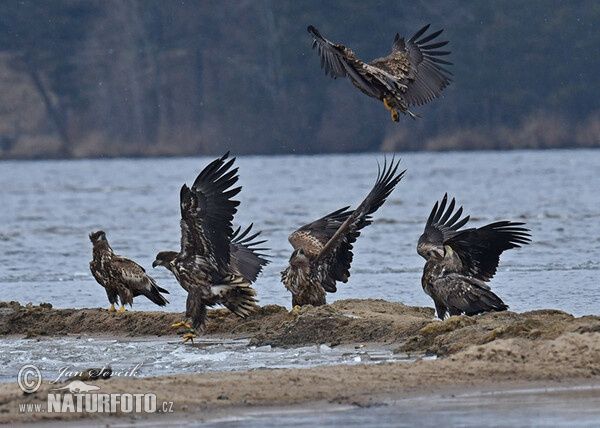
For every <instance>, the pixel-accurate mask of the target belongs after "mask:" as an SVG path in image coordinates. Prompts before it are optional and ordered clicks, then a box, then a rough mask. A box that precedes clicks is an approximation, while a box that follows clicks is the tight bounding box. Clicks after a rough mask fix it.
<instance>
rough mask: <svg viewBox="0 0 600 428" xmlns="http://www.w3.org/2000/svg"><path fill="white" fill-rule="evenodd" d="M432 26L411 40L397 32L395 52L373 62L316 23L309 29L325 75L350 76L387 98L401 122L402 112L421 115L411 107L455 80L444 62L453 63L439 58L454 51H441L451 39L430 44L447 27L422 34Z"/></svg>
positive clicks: (360, 85) (363, 87) (358, 84)
mask: <svg viewBox="0 0 600 428" xmlns="http://www.w3.org/2000/svg"><path fill="white" fill-rule="evenodd" d="M428 29H429V25H426V26H424V27H423V28H421V29H420V30H419V31H417V33H415V35H414V36H412V37H411V38H410V39H409V40H408V41H405V40H404V37H400V35H399V34H396V38H395V39H394V43H393V46H392V53H391V54H389V55H388V56H386V57H384V58H377V59H375V60H373V61H371V62H370V63H365V62H363V61H361V60H360V59H357V58H356V57H355V55H354V52H352V51H351V50H350V49H348V48H346V47H345V46H344V45H337V44H334V43H331V42H330V41H329V40H327V39H325V38H324V37H323V36H321V33H319V31H318V30H317V29H316V28H315V27H313V26H312V25H311V26H309V27H308V32H309V33H310V34H311V35H312V36H313V48H315V47H316V48H317V50H318V54H319V57H320V58H321V67H322V68H323V69H324V70H325V74H329V75H330V76H331V77H332V78H334V79H336V78H338V77H346V76H348V78H349V79H350V81H351V82H352V83H353V84H354V86H356V87H357V88H358V89H360V90H361V91H362V92H363V93H364V94H366V95H368V96H370V97H373V98H377V99H378V100H380V101H383V103H384V104H385V107H386V108H387V109H388V110H391V112H392V119H393V120H394V121H395V122H398V120H399V116H398V112H401V113H404V114H408V115H410V116H411V117H412V118H416V117H418V116H417V115H415V114H413V113H412V112H411V111H410V110H409V108H410V107H412V106H419V105H422V104H426V103H428V102H430V101H431V100H433V99H434V98H437V97H439V96H440V94H441V93H442V90H443V89H444V88H445V87H447V86H448V85H449V84H450V81H451V79H450V76H451V75H452V73H451V72H450V71H448V70H446V69H445V68H443V67H442V66H441V64H443V65H451V64H452V63H451V62H448V61H446V60H443V59H441V58H439V57H440V56H444V55H448V54H449V53H450V52H449V51H440V50H439V48H441V47H442V46H445V45H446V44H448V42H447V41H443V42H436V43H430V44H426V43H428V42H430V41H432V40H433V39H435V38H436V37H438V36H439V35H440V34H441V33H442V31H443V30H439V31H436V32H434V33H431V34H429V35H427V36H424V37H422V36H423V35H424V34H425V32H426V31H427V30H428ZM421 37H422V38H421Z"/></svg>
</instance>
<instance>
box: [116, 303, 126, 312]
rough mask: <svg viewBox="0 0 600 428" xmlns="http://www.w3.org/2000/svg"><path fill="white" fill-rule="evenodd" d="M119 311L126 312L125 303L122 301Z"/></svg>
mask: <svg viewBox="0 0 600 428" xmlns="http://www.w3.org/2000/svg"><path fill="white" fill-rule="evenodd" d="M117 312H125V305H124V304H123V303H121V307H120V308H119V309H117Z"/></svg>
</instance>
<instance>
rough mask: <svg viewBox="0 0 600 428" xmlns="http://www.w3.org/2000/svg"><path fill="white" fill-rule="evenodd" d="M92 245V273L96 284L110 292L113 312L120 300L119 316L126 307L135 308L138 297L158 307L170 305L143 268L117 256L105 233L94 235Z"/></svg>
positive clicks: (91, 234) (161, 289)
mask: <svg viewBox="0 0 600 428" xmlns="http://www.w3.org/2000/svg"><path fill="white" fill-rule="evenodd" d="M90 241H92V244H93V249H92V261H91V262H90V270H91V271H92V275H94V278H96V281H98V283H99V284H100V285H101V286H103V287H104V288H105V289H106V295H107V296H108V301H109V302H110V309H109V311H110V312H113V311H115V303H117V302H118V299H117V298H120V299H121V308H120V309H117V312H125V304H128V305H129V306H132V305H133V298H134V297H136V296H146V297H147V298H148V299H150V300H151V301H152V302H154V303H156V304H157V305H158V306H165V305H166V304H167V303H169V301H168V300H167V299H165V298H164V296H163V295H162V294H160V293H165V294H169V292H168V291H167V290H165V289H164V288H162V287H159V286H158V284H156V281H155V280H154V278H152V277H151V276H150V275H148V274H147V273H146V271H145V270H144V268H143V267H141V266H140V265H138V264H137V263H136V262H134V261H133V260H129V259H127V258H125V257H123V256H120V255H118V254H115V253H114V252H113V249H112V248H111V247H110V245H109V243H108V240H107V239H106V233H104V231H102V230H99V231H97V232H93V233H90Z"/></svg>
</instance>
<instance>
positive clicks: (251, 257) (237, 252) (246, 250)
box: [229, 224, 269, 282]
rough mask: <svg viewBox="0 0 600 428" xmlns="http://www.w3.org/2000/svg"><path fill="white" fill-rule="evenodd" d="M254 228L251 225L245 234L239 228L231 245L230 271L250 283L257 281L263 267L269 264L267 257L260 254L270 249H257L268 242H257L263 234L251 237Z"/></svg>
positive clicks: (232, 237)
mask: <svg viewBox="0 0 600 428" xmlns="http://www.w3.org/2000/svg"><path fill="white" fill-rule="evenodd" d="M252 226H253V225H252V224H251V225H250V226H248V227H247V228H246V229H245V230H244V231H243V232H241V227H238V228H237V229H236V230H235V232H234V233H233V235H232V236H231V242H230V243H229V254H230V270H232V271H233V272H234V273H237V274H239V275H241V276H242V277H244V279H246V280H247V281H250V282H254V281H256V278H257V277H258V275H259V274H260V272H261V271H262V268H263V266H265V265H266V264H268V263H269V260H267V259H266V258H265V257H266V256H265V255H264V254H261V253H260V252H259V251H265V250H268V248H264V247H257V245H261V244H264V243H265V242H266V240H262V241H255V238H256V237H257V236H258V235H260V233H261V232H256V233H253V234H252V235H249V233H250V230H251V229H252ZM240 232H241V233H240Z"/></svg>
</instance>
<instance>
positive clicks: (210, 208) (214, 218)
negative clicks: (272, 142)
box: [180, 152, 241, 270]
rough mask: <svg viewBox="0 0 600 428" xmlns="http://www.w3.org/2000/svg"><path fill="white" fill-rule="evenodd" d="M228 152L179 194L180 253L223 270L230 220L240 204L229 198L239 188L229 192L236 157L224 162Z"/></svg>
mask: <svg viewBox="0 0 600 428" xmlns="http://www.w3.org/2000/svg"><path fill="white" fill-rule="evenodd" d="M228 156H229V152H228V153H226V154H225V155H224V156H223V157H221V158H219V159H216V160H214V161H213V162H211V163H210V164H208V165H207V166H206V168H204V169H203V170H202V172H200V174H199V175H198V177H197V178H196V180H195V181H194V184H193V185H192V187H191V188H190V187H188V186H187V185H185V184H184V185H183V186H182V188H181V192H180V207H181V253H182V254H183V255H184V257H185V256H186V255H189V256H194V258H195V257H198V256H200V257H203V258H207V259H209V260H211V262H212V263H214V265H215V268H218V269H219V270H226V269H227V267H228V266H229V262H230V247H229V244H230V241H231V237H232V236H233V227H232V221H233V216H234V214H235V213H236V211H237V206H238V205H239V201H235V200H232V199H231V198H232V197H233V196H235V195H237V194H238V193H239V192H240V190H241V187H236V188H233V189H231V186H233V185H234V184H235V183H236V182H237V180H238V178H239V177H238V176H237V175H236V174H237V171H238V169H237V168H233V169H230V168H231V166H232V165H233V162H234V161H235V158H232V159H230V160H229V161H226V159H227V157H228Z"/></svg>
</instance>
